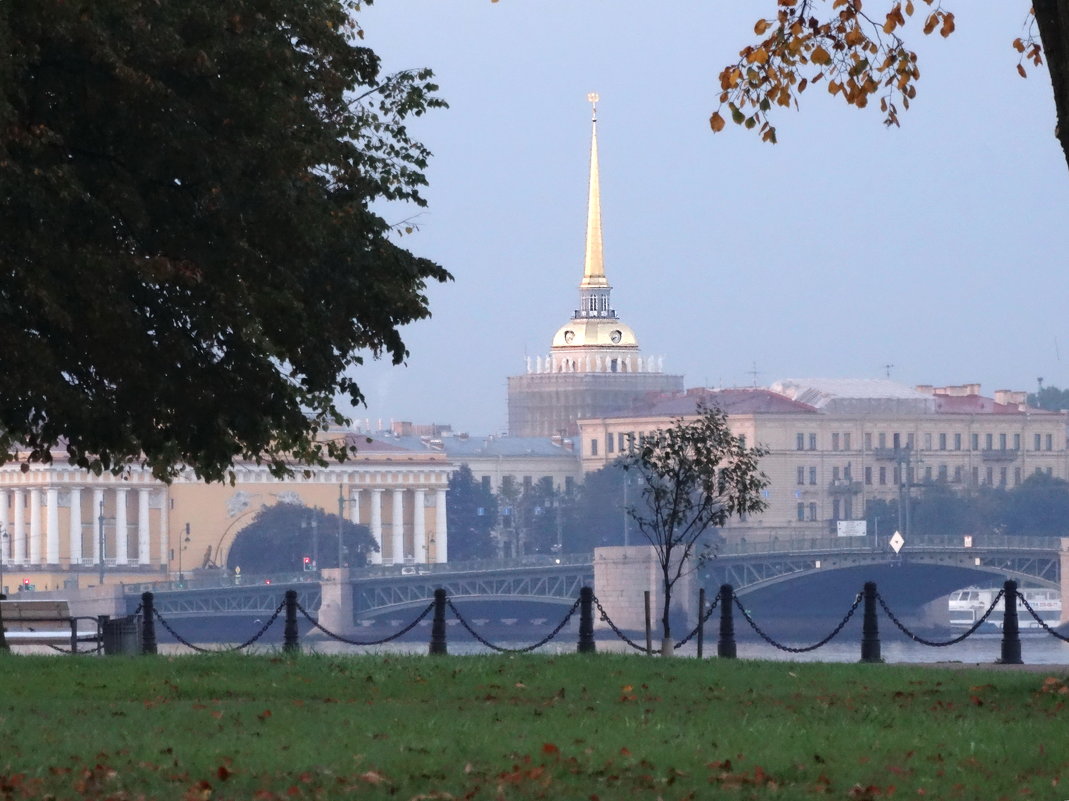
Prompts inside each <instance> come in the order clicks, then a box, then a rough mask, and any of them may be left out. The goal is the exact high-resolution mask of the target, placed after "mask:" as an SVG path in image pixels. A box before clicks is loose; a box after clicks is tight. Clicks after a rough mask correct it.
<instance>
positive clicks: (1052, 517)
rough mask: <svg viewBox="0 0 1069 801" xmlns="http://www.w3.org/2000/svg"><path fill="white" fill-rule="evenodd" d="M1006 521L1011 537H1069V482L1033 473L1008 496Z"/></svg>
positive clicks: (1004, 516) (1005, 524)
mask: <svg viewBox="0 0 1069 801" xmlns="http://www.w3.org/2000/svg"><path fill="white" fill-rule="evenodd" d="M1003 521H1004V526H1005V531H1006V533H1008V534H1020V535H1023V536H1034V537H1065V536H1067V535H1069V482H1067V481H1065V480H1063V479H1060V478H1054V477H1053V476H1048V475H1047V474H1046V473H1033V474H1032V475H1030V476H1029V477H1028V478H1026V479H1025V480H1024V481H1022V482H1021V483H1020V484H1018V485H1017V486H1016V487H1014V488H1013V489H1012V490H1010V491H1009V492H1007V493H1005V507H1004V512H1003Z"/></svg>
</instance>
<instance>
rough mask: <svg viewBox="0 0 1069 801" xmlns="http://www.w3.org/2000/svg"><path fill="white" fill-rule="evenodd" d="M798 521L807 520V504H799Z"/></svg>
mask: <svg viewBox="0 0 1069 801" xmlns="http://www.w3.org/2000/svg"><path fill="white" fill-rule="evenodd" d="M798 520H799V522H801V521H803V520H805V504H804V503H800V504H798Z"/></svg>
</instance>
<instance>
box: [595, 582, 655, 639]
mask: <svg viewBox="0 0 1069 801" xmlns="http://www.w3.org/2000/svg"><path fill="white" fill-rule="evenodd" d="M594 605H595V606H597V608H598V613H599V614H600V615H601V619H602V620H604V621H605V622H606V623H608V624H609V628H610V629H612V630H613V633H614V634H615V635H616V636H617V637H619V638H620V639H621V640H623V641H624V642H626V643H627V644H628V645H630V646H631V647H632V648H634V649H635V650H636V651H642V653H644V654H645V653H649V652H648V651H647V650H646V646H645V645H639V644H638V643H637V642H635V641H634V640H632V639H631V638H630V637H628V636H627V635H626V634H624V633H623V632H622V631H620V629H619V628H617V626H616V624H615V623H613V622H612V618H611V617H609V613H608V612H606V611H605V607H603V606H602V605H601V601H599V600H598V596H596V595H595V596H594Z"/></svg>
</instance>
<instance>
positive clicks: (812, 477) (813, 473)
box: [809, 467, 817, 485]
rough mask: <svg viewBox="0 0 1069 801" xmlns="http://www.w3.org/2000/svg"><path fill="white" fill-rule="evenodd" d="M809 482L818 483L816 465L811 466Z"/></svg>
mask: <svg viewBox="0 0 1069 801" xmlns="http://www.w3.org/2000/svg"><path fill="white" fill-rule="evenodd" d="M809 483H810V484H814V485H815V484H816V483H817V469H816V468H815V467H810V468H809Z"/></svg>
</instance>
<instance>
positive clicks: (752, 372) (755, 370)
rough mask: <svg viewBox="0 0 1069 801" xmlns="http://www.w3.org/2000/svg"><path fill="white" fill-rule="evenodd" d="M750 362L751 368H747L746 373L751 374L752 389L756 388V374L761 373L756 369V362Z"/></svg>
mask: <svg viewBox="0 0 1069 801" xmlns="http://www.w3.org/2000/svg"><path fill="white" fill-rule="evenodd" d="M752 364H753V369H752V370H748V371H747V375H750V376H753V387H754V389H757V376H759V375H761V373H760V372H759V371H758V369H757V362H753V363H752Z"/></svg>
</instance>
